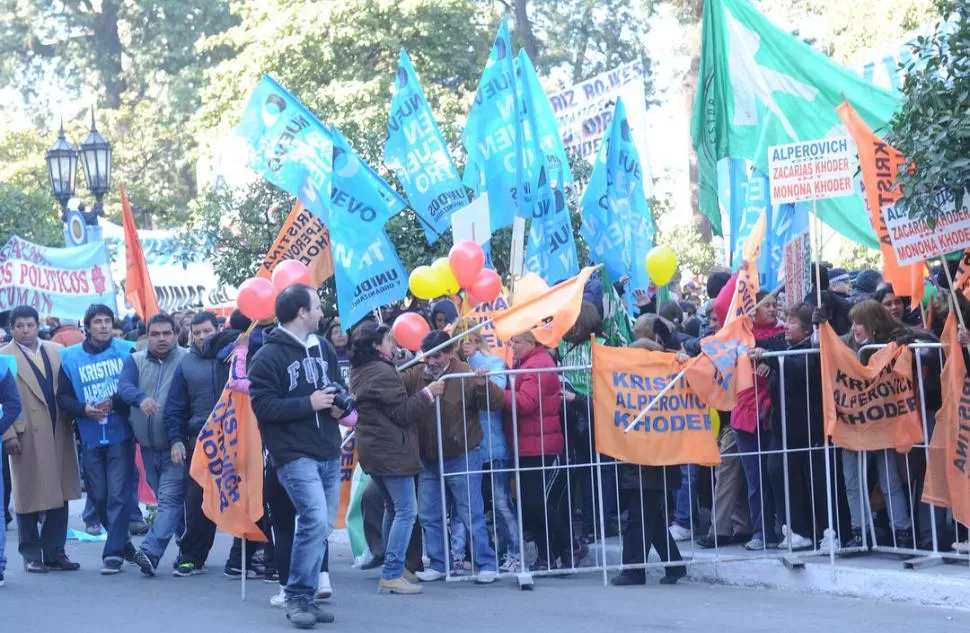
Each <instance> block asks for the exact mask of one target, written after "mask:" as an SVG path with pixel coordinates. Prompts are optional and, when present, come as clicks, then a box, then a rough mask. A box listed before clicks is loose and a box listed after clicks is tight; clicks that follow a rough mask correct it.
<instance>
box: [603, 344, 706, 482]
mask: <svg viewBox="0 0 970 633" xmlns="http://www.w3.org/2000/svg"><path fill="white" fill-rule="evenodd" d="M680 370H681V364H680V363H678V362H677V357H676V355H675V354H668V353H665V352H648V351H646V350H642V349H631V348H622V347H607V346H605V345H599V344H597V343H596V342H595V341H594V342H593V413H594V423H595V425H596V450H597V451H598V452H600V453H604V454H606V455H609V456H611V457H615V458H616V459H619V460H622V461H624V462H629V463H631V464H640V465H642V466H673V465H678V464H700V465H702V466H716V465H718V464H720V463H721V454H720V452H719V451H718V448H717V442H716V441H715V440H714V434H713V433H712V432H711V417H710V412H709V410H708V408H707V405H705V404H704V403H703V402H701V399H700V398H698V397H697V395H696V394H695V393H694V392H693V391H691V390H690V388H689V387H688V386H687V382H686V381H685V380H684V378H683V377H682V376H681V377H680V378H678V375H679V373H680ZM674 379H677V384H675V385H674V386H673V387H672V388H671V389H670V390H668V391H667V392H666V393H665V394H664V395H663V396H662V397H661V398H660V401H659V402H658V403H657V404H656V405H655V406H654V407H653V408H652V409H651V410H650V411H649V412H648V413H647V414H646V415H645V416H644V417H643V420H641V421H640V422H639V423H638V424H637V426H635V427H634V428H633V429H631V430H630V432H629V433H626V432H625V429H626V427H627V426H628V425H629V424H630V423H631V422H633V420H634V418H636V417H637V415H639V414H640V412H641V411H642V410H643V409H644V408H645V407H646V406H647V404H649V403H650V402H651V401H652V400H653V399H654V398H655V397H656V396H657V395H658V394H659V393H660V392H661V391H662V390H663V388H664V387H666V386H667V384H668V383H670V382H671V381H672V380H674Z"/></svg>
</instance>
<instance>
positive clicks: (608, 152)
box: [580, 99, 656, 309]
mask: <svg viewBox="0 0 970 633" xmlns="http://www.w3.org/2000/svg"><path fill="white" fill-rule="evenodd" d="M643 177H644V176H643V168H642V166H641V164H640V157H639V155H638V154H637V148H636V146H635V145H634V143H633V135H632V134H631V132H630V125H629V123H628V122H627V118H626V108H625V107H624V106H623V101H622V99H617V102H616V107H615V109H614V112H613V120H612V122H611V123H610V130H609V133H608V134H607V137H606V139H605V142H604V143H603V145H602V146H601V147H600V153H599V155H598V156H597V159H596V164H595V165H594V167H593V173H592V175H591V176H590V180H589V184H588V185H587V187H586V192H585V194H583V201H582V213H583V224H582V227H581V230H580V232H581V234H582V235H583V237H584V238H586V241H587V243H588V244H589V249H590V259H591V260H592V261H593V262H594V263H602V264H603V265H604V266H605V267H606V269H607V271H608V272H609V275H610V277H611V278H613V279H619V278H620V277H623V276H625V275H629V276H630V288H631V289H632V290H644V291H645V290H647V288H649V286H650V278H649V276H648V275H647V269H646V264H645V261H646V257H647V253H648V252H649V251H650V249H651V248H653V240H654V236H655V233H656V230H655V228H654V223H653V216H652V215H651V213H650V207H649V205H648V203H647V197H646V194H645V193H644V191H643ZM625 297H626V299H627V307H628V308H630V309H632V303H631V302H632V298H633V293H632V292H628V293H626V295H625Z"/></svg>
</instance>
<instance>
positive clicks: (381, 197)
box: [323, 128, 408, 240]
mask: <svg viewBox="0 0 970 633" xmlns="http://www.w3.org/2000/svg"><path fill="white" fill-rule="evenodd" d="M332 187H333V195H332V197H331V199H330V209H329V216H323V220H324V222H325V223H326V224H327V226H328V227H329V228H330V231H331V232H336V231H337V230H338V228H339V227H347V228H348V229H349V231H348V234H353V235H354V236H355V239H361V240H364V239H372V238H376V237H377V236H378V235H379V234H380V233H382V232H383V230H384V224H385V223H386V222H387V221H388V220H390V219H391V218H392V217H394V216H395V215H397V214H398V213H400V212H401V211H403V210H404V209H406V208H407V206H408V205H407V202H405V201H404V199H403V198H402V197H401V196H400V195H398V193H397V192H396V191H394V189H393V188H392V187H391V186H390V185H389V184H387V182H386V181H385V180H384V179H383V178H381V177H380V176H378V175H377V172H375V171H374V170H373V169H371V167H370V165H368V164H367V163H365V162H364V161H363V160H361V159H360V157H358V156H357V154H355V153H354V150H353V149H352V148H351V147H350V143H348V142H347V139H346V138H344V135H343V134H341V133H340V130H338V129H337V128H333V185H332Z"/></svg>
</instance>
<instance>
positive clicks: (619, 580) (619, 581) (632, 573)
mask: <svg viewBox="0 0 970 633" xmlns="http://www.w3.org/2000/svg"><path fill="white" fill-rule="evenodd" d="M610 584H611V585H613V586H614V587H629V586H632V585H645V584H647V575H646V573H644V572H642V571H636V570H627V571H624V572H621V573H620V575H619V576H613V578H611V579H610Z"/></svg>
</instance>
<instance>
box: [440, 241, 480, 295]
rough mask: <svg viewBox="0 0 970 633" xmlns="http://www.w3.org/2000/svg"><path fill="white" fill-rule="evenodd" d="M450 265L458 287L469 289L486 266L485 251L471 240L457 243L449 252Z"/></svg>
mask: <svg viewBox="0 0 970 633" xmlns="http://www.w3.org/2000/svg"><path fill="white" fill-rule="evenodd" d="M448 265H449V266H451V272H452V273H454V275H455V279H457V280H458V285H459V286H461V287H462V288H465V289H468V288H469V287H471V285H472V284H473V283H475V278H476V277H478V273H480V272H482V267H483V266H485V251H483V250H482V247H481V246H479V245H478V244H476V243H475V242H473V241H471V240H464V241H461V242H457V243H456V244H455V245H454V246H452V247H451V251H449V252H448Z"/></svg>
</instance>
